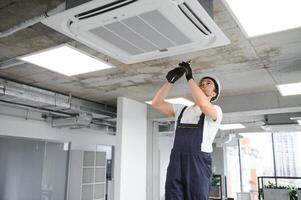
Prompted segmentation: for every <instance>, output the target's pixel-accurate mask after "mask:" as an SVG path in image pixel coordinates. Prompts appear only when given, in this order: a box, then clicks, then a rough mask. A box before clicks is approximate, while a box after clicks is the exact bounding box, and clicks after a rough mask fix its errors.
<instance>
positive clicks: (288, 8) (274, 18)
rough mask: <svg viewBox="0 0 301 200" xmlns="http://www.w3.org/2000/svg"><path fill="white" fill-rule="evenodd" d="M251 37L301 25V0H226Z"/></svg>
mask: <svg viewBox="0 0 301 200" xmlns="http://www.w3.org/2000/svg"><path fill="white" fill-rule="evenodd" d="M224 1H225V2H226V5H228V6H229V8H230V10H231V11H232V12H233V14H234V15H235V18H236V19H237V20H238V23H239V24H240V25H241V26H242V27H243V29H244V31H245V32H246V33H247V35H248V36H249V37H253V36H258V35H264V34H268V33H273V32H278V31H283V30H287V29H292V28H297V27H300V26H301V20H300V19H301V12H300V8H301V1H300V0H288V1H275V0H264V1H261V0H243V1H241V0H224Z"/></svg>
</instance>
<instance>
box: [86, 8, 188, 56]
mask: <svg viewBox="0 0 301 200" xmlns="http://www.w3.org/2000/svg"><path fill="white" fill-rule="evenodd" d="M90 32H91V33H93V34H94V35H95V36H97V37H99V38H101V39H103V40H105V41H107V42H109V43H110V44H112V45H114V46H116V47H119V48H120V49H122V50H123V51H125V52H127V53H128V54H130V55H138V54H141V53H147V52H153V51H155V50H158V51H161V50H163V49H164V50H165V49H168V48H171V47H174V46H178V45H185V44H189V43H191V42H192V41H191V40H190V39H189V38H188V37H187V36H186V35H185V34H183V33H182V32H181V31H180V30H179V29H178V28H177V27H176V26H174V25H173V24H172V23H171V22H170V21H169V20H168V19H166V18H165V17H164V16H163V15H162V14H161V13H160V11H158V10H153V11H150V12H147V13H144V14H142V15H138V16H134V17H130V18H127V19H124V20H121V21H118V22H114V23H111V24H107V25H105V26H102V27H97V28H95V29H92V30H90Z"/></svg>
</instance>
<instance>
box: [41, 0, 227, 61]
mask: <svg viewBox="0 0 301 200" xmlns="http://www.w3.org/2000/svg"><path fill="white" fill-rule="evenodd" d="M81 1H82V2H83V1H84V3H82V4H80V3H79V4H80V5H76V6H75V7H72V8H69V9H67V10H65V11H64V12H61V13H59V14H56V15H53V16H51V17H49V18H46V19H45V20H43V21H42V23H44V24H46V25H47V26H50V27H52V28H53V29H55V30H57V31H59V32H61V33H63V34H65V35H67V36H69V37H71V38H73V39H74V40H77V41H79V42H81V43H83V44H86V45H87V46H89V47H91V48H93V49H95V50H97V51H100V52H102V53H104V54H106V55H108V56H111V57H113V58H115V59H117V60H119V61H121V62H123V63H126V64H131V63H137V62H143V61H147V60H153V59H158V58H163V57H168V56H174V55H179V54H184V53H189V52H193V51H198V50H202V49H208V48H212V47H217V46H222V45H226V44H229V43H230V41H229V39H228V38H227V37H226V36H225V34H224V33H223V32H222V31H221V30H220V28H219V27H218V26H217V25H216V24H215V22H214V21H213V19H212V17H211V16H213V8H212V1H213V0H185V1H184V0H93V1H87V0H77V1H75V2H81ZM67 7H68V1H67Z"/></svg>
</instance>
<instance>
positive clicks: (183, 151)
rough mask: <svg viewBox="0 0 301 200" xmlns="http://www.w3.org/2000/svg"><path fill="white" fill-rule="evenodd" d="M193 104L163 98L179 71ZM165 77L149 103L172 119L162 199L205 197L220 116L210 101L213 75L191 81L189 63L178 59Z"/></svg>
mask: <svg viewBox="0 0 301 200" xmlns="http://www.w3.org/2000/svg"><path fill="white" fill-rule="evenodd" d="M183 74H185V75H186V79H187V82H188V85H189V88H190V91H191V94H192V97H193V99H194V102H195V105H193V106H190V107H187V106H184V105H180V104H170V103H168V102H166V101H164V99H165V98H166V96H167V95H168V92H169V91H170V89H171V87H172V85H173V84H174V83H175V82H176V81H177V80H178V79H179V78H180V77H181V76H182V75H183ZM166 79H167V81H166V82H165V83H164V85H163V86H162V87H161V88H160V89H159V91H158V92H157V93H156V95H155V97H154V98H153V100H152V106H153V107H154V108H155V109H156V110H158V111H160V112H161V113H163V114H165V115H167V116H173V117H175V119H176V130H175V137H174V145H173V148H172V151H171V154H170V161H169V165H168V168H167V176H166V183H165V200H208V196H209V190H210V180H211V175H212V170H211V162H212V161H211V154H210V153H211V152H212V143H213V140H214V137H215V135H216V133H217V131H218V128H219V125H220V123H221V120H222V110H221V108H220V107H219V106H217V105H213V104H212V102H213V101H215V100H217V98H218V96H219V94H220V84H219V82H218V80H217V79H216V78H213V77H210V76H206V77H203V78H202V79H201V80H200V81H199V84H198V83H197V82H195V81H194V79H193V76H192V70H191V67H190V64H189V63H187V62H182V63H180V64H179V67H177V68H175V69H173V70H171V71H169V72H168V74H167V75H166Z"/></svg>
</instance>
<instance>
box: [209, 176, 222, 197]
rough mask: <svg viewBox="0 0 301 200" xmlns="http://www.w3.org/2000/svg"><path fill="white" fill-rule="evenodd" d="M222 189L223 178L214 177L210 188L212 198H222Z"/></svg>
mask: <svg viewBox="0 0 301 200" xmlns="http://www.w3.org/2000/svg"><path fill="white" fill-rule="evenodd" d="M220 187H221V176H220V175H213V176H212V179H211V187H210V193H209V196H210V197H218V198H220V197H221V195H222V194H221V193H220Z"/></svg>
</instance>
